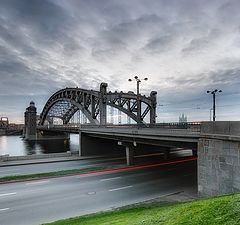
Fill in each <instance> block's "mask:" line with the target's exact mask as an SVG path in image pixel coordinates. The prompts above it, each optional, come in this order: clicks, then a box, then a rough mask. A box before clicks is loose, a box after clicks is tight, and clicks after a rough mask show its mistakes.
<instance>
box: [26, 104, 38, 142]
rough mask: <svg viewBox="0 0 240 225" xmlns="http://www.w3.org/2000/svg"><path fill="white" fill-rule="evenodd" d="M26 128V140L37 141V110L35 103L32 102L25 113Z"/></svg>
mask: <svg viewBox="0 0 240 225" xmlns="http://www.w3.org/2000/svg"><path fill="white" fill-rule="evenodd" d="M24 118H25V128H24V131H25V132H24V133H25V134H24V135H25V139H26V140H36V134H37V108H36V107H35V103H34V102H33V101H31V102H30V105H29V107H27V108H26V111H25V113H24Z"/></svg>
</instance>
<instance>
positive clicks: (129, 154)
mask: <svg viewBox="0 0 240 225" xmlns="http://www.w3.org/2000/svg"><path fill="white" fill-rule="evenodd" d="M133 152H134V149H133V147H130V146H126V158H127V165H128V166H131V165H133Z"/></svg>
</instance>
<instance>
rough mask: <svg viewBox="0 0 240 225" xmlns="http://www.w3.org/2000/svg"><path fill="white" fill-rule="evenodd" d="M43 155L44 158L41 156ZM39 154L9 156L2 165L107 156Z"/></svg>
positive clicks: (0, 162) (0, 165) (1, 162)
mask: <svg viewBox="0 0 240 225" xmlns="http://www.w3.org/2000/svg"><path fill="white" fill-rule="evenodd" d="M41 156H42V158H41ZM41 156H38V158H35V157H36V156H35V155H32V158H31V156H27V159H24V158H23V157H21V158H19V157H16V159H14V158H12V157H8V159H7V160H4V161H1V159H0V167H4V166H20V165H27V164H42V163H54V162H64V161H76V160H86V159H96V158H103V157H106V156H104V155H102V156H78V155H68V156H57V155H56V154H54V155H52V154H45V155H41Z"/></svg>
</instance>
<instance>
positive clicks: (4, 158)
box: [0, 152, 75, 162]
mask: <svg viewBox="0 0 240 225" xmlns="http://www.w3.org/2000/svg"><path fill="white" fill-rule="evenodd" d="M72 155H75V154H74V153H72V152H64V153H51V154H42V155H25V156H9V155H1V156H0V161H2V162H6V161H18V160H33V159H47V158H57V157H69V156H72Z"/></svg>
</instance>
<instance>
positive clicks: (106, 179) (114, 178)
mask: <svg viewBox="0 0 240 225" xmlns="http://www.w3.org/2000/svg"><path fill="white" fill-rule="evenodd" d="M119 178H121V177H111V178H105V179H101V180H100V181H108V180H116V179H119Z"/></svg>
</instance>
